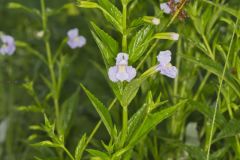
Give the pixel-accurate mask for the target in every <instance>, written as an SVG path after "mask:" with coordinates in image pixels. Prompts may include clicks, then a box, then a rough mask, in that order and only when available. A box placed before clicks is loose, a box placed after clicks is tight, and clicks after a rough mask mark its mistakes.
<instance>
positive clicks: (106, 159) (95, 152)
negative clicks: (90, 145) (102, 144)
mask: <svg viewBox="0 0 240 160" xmlns="http://www.w3.org/2000/svg"><path fill="white" fill-rule="evenodd" d="M87 151H88V152H89V153H90V154H91V155H92V156H95V157H96V158H101V160H110V158H109V156H108V155H107V154H106V153H104V152H102V151H98V150H95V149H88V150H87Z"/></svg>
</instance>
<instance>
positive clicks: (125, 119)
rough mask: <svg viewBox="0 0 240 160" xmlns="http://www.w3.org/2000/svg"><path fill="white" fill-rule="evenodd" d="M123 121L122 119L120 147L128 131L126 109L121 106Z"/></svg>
mask: <svg viewBox="0 0 240 160" xmlns="http://www.w3.org/2000/svg"><path fill="white" fill-rule="evenodd" d="M122 110H123V119H122V137H121V142H122V143H121V147H123V146H124V143H125V141H126V138H127V131H128V107H127V106H123V107H122Z"/></svg>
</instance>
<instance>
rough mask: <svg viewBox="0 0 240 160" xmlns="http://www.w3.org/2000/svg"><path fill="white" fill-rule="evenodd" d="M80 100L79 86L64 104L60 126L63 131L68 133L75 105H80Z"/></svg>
mask: <svg viewBox="0 0 240 160" xmlns="http://www.w3.org/2000/svg"><path fill="white" fill-rule="evenodd" d="M78 101H79V88H78V89H77V90H76V91H75V93H73V94H72V95H71V96H70V97H69V98H68V99H67V100H65V102H64V103H63V105H62V109H61V113H60V127H61V132H62V133H63V135H64V133H67V132H68V130H69V128H70V124H69V123H70V121H71V119H72V114H73V112H74V109H75V107H76V106H77V105H78Z"/></svg>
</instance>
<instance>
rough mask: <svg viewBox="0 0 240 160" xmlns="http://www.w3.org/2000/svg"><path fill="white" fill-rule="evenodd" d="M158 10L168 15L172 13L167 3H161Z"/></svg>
mask: <svg viewBox="0 0 240 160" xmlns="http://www.w3.org/2000/svg"><path fill="white" fill-rule="evenodd" d="M160 9H161V10H162V11H163V12H164V13H166V14H170V13H171V12H172V9H171V8H170V7H169V5H168V3H161V4H160Z"/></svg>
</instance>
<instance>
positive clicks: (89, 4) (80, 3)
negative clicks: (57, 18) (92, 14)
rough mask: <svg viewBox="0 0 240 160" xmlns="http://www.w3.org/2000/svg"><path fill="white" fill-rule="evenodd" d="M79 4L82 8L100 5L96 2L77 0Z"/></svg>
mask: <svg viewBox="0 0 240 160" xmlns="http://www.w3.org/2000/svg"><path fill="white" fill-rule="evenodd" d="M77 2H78V3H77V6H78V7H82V8H99V5H98V4H97V3H95V2H89V1H82V0H78V1H77Z"/></svg>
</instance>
